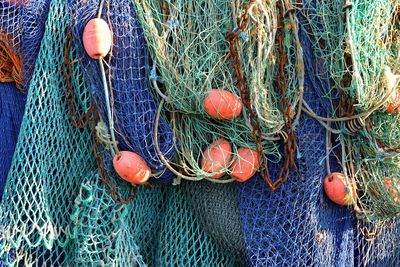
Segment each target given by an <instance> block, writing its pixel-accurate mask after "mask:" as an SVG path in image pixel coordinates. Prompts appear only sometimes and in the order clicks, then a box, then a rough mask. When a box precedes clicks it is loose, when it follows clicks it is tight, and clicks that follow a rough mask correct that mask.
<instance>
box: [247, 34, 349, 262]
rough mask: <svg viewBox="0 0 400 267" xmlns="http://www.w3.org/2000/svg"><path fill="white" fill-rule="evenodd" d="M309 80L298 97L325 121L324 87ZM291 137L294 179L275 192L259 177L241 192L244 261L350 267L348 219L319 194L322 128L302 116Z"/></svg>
mask: <svg viewBox="0 0 400 267" xmlns="http://www.w3.org/2000/svg"><path fill="white" fill-rule="evenodd" d="M301 37H302V38H301V39H302V40H301V41H302V43H303V49H304V57H305V67H306V73H313V72H312V71H313V70H314V69H320V66H318V67H317V62H318V61H317V60H316V58H313V56H312V54H311V53H310V52H311V51H310V49H311V43H310V40H309V39H307V38H305V36H301ZM307 70H311V72H309V71H307ZM314 77H315V76H314V75H312V74H311V75H310V76H307V75H306V77H305V78H306V79H305V95H304V98H305V99H306V100H307V102H308V104H309V105H310V106H311V107H312V108H313V110H314V111H316V112H317V113H318V114H320V115H322V116H326V115H327V111H328V109H327V108H328V107H329V105H326V104H325V103H324V101H327V100H326V99H325V98H324V97H323V96H324V91H323V88H324V87H323V86H321V85H320V84H318V81H316V80H313V78H314ZM297 134H298V150H299V151H298V152H299V156H300V158H298V163H297V166H298V173H297V174H293V175H292V176H291V177H289V179H288V180H287V181H286V182H285V183H284V184H283V185H282V186H281V187H280V188H279V189H278V190H276V191H275V192H271V190H270V189H269V188H268V186H267V184H266V182H265V181H263V180H262V179H261V178H259V177H255V178H253V179H252V180H250V181H249V182H247V183H245V184H243V186H242V188H241V203H240V208H241V213H242V214H241V215H242V220H243V223H244V226H243V228H244V237H245V243H246V248H247V258H248V261H249V263H250V265H252V266H351V265H352V264H353V258H354V257H353V245H354V244H353V219H352V216H351V214H350V212H349V209H347V208H343V207H338V206H336V205H334V204H332V203H331V202H330V201H329V200H328V199H327V198H326V197H325V196H324V193H323V186H322V182H323V179H324V177H325V176H326V173H327V171H326V168H325V166H324V164H323V161H322V164H320V162H321V160H323V159H324V157H325V128H323V127H322V126H321V125H320V124H319V123H318V122H317V121H315V120H314V119H312V118H310V117H307V116H306V115H302V117H301V119H300V123H299V128H298V132H297ZM272 169H273V167H272ZM274 172H275V173H276V172H277V170H276V166H275V170H272V173H274Z"/></svg>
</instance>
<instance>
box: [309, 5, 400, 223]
mask: <svg viewBox="0 0 400 267" xmlns="http://www.w3.org/2000/svg"><path fill="white" fill-rule="evenodd" d="M342 4H343V3H341V2H340V1H338V2H334V3H330V4H319V5H316V6H317V7H316V9H317V10H318V11H317V13H315V16H316V17H317V18H318V21H317V23H309V24H308V25H310V26H309V27H310V31H311V32H313V34H314V35H315V38H314V40H315V42H316V43H317V44H316V45H315V50H316V51H317V53H320V54H321V57H320V61H321V65H323V66H324V69H326V70H327V71H326V73H325V74H324V75H325V76H327V77H329V78H330V79H331V89H330V91H327V95H328V98H329V100H328V102H330V104H331V105H332V106H333V107H334V111H333V113H332V114H329V117H332V118H323V117H321V116H318V115H317V114H318V112H315V111H314V112H315V113H313V112H312V109H311V108H310V107H309V106H307V103H306V102H305V107H306V108H307V109H306V110H305V111H306V112H307V113H308V114H309V115H311V116H313V117H314V118H316V119H317V120H318V121H320V122H321V123H322V124H323V125H325V127H326V128H327V129H328V130H329V131H330V132H331V133H332V134H334V135H336V136H337V140H336V141H337V142H338V145H339V146H340V152H339V159H338V160H340V161H341V166H342V167H343V172H344V174H345V180H346V184H347V186H348V187H349V188H354V189H356V190H357V203H356V205H355V206H354V210H355V211H356V213H357V216H358V217H359V218H362V219H366V220H368V221H374V220H386V219H390V218H393V217H394V216H396V215H397V214H398V212H399V205H398V199H397V198H398V197H397V195H398V189H399V188H398V183H399V181H398V178H397V177H398V163H397V162H398V159H397V144H398V133H397V132H398V129H397V118H398V116H397V115H396V114H390V113H389V112H390V111H389V108H390V106H388V105H395V103H392V102H393V101H394V100H393V95H397V83H398V80H399V76H398V75H396V74H395V73H396V71H397V69H396V68H397V62H396V58H397V57H398V40H397V37H396V36H397V32H398V27H399V24H398V19H396V18H397V10H398V7H399V2H398V1H389V2H387V1H354V2H346V3H345V5H344V6H342V8H344V12H342V13H337V14H334V12H336V11H337V10H339V8H340V5H342ZM320 29H324V30H322V31H320ZM318 32H319V33H318ZM327 32H329V34H326V33H327ZM320 76H322V75H320ZM321 78H324V77H323V76H322V77H321ZM316 113H317V114H316Z"/></svg>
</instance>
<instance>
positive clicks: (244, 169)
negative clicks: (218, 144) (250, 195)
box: [231, 147, 260, 182]
mask: <svg viewBox="0 0 400 267" xmlns="http://www.w3.org/2000/svg"><path fill="white" fill-rule="evenodd" d="M259 166H260V156H259V154H258V152H257V151H256V150H253V149H250V148H243V147H241V148H239V149H238V155H237V158H236V159H235V160H234V161H233V163H232V167H231V177H233V178H235V179H236V180H237V181H238V182H245V181H247V180H248V179H250V178H251V177H253V175H254V174H255V173H256V171H257V170H258V168H259Z"/></svg>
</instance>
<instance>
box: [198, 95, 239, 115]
mask: <svg viewBox="0 0 400 267" xmlns="http://www.w3.org/2000/svg"><path fill="white" fill-rule="evenodd" d="M204 109H205V111H206V112H207V113H208V115H210V116H211V117H213V118H215V119H219V120H231V119H234V118H236V117H237V116H239V115H240V113H241V112H242V101H241V100H240V98H239V97H237V96H236V95H235V94H232V93H231V92H228V91H226V90H222V89H214V90H211V91H210V93H209V95H208V96H207V98H206V99H205V100H204Z"/></svg>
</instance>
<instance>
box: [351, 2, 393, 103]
mask: <svg viewBox="0 0 400 267" xmlns="http://www.w3.org/2000/svg"><path fill="white" fill-rule="evenodd" d="M399 3H400V2H399V1H397V0H390V1H387V0H368V1H366V0H353V1H352V5H351V6H350V7H349V8H346V12H347V13H346V21H347V38H348V48H347V49H349V51H346V52H350V54H351V58H352V63H351V64H352V71H353V73H352V75H353V77H352V78H353V79H352V84H351V87H350V88H349V94H350V95H351V97H352V98H354V99H357V100H358V102H359V103H358V105H356V106H357V107H358V108H359V109H361V110H370V109H372V108H375V107H376V106H377V104H378V103H379V102H382V100H383V101H386V100H387V97H388V96H389V94H388V90H387V89H388V88H387V87H386V86H385V82H384V81H383V79H381V77H382V76H383V75H384V72H385V66H386V67H389V68H390V69H392V70H394V69H395V68H397V67H398V66H396V64H397V63H398V62H396V61H398V59H397V60H396V58H397V57H398V46H399V41H398V40H396V35H397V34H398V33H397V31H398V29H399V28H398V26H399V25H398V24H399V21H398V19H397V22H396V16H397V8H398V6H399ZM396 28H397V30H396Z"/></svg>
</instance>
